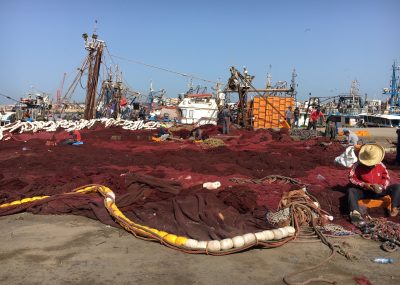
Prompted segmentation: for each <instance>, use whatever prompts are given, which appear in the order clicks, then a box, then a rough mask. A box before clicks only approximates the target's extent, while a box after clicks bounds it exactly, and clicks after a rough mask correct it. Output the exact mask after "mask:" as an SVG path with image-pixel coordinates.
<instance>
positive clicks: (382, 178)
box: [347, 144, 400, 223]
mask: <svg viewBox="0 0 400 285" xmlns="http://www.w3.org/2000/svg"><path fill="white" fill-rule="evenodd" d="M384 156H385V150H384V148H383V147H382V146H380V145H377V144H365V145H363V146H362V147H361V149H360V153H359V155H358V160H359V162H357V163H355V164H354V165H353V167H352V169H351V171H350V175H349V178H350V182H351V184H353V186H352V187H350V188H349V189H347V199H348V205H349V210H350V219H351V221H352V222H353V223H358V222H361V221H362V217H361V213H360V209H359V207H358V200H360V199H366V198H368V199H374V198H375V199H376V198H378V199H379V198H381V197H383V196H386V195H390V197H391V200H392V210H391V212H390V213H389V214H390V216H392V217H395V216H397V215H398V213H399V208H398V207H399V204H400V184H392V185H389V184H390V178H389V173H388V171H387V170H386V167H385V165H384V164H383V163H382V160H383V158H384Z"/></svg>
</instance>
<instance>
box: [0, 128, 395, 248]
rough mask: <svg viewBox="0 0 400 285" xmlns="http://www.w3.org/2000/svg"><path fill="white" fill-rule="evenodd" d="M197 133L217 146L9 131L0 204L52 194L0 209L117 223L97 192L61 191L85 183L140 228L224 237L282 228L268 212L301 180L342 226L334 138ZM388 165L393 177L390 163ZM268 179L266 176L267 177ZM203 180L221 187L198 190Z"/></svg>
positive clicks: (132, 134) (133, 134) (342, 180)
mask: <svg viewBox="0 0 400 285" xmlns="http://www.w3.org/2000/svg"><path fill="white" fill-rule="evenodd" d="M204 130H205V131H207V132H208V135H209V136H210V139H214V140H218V141H223V143H224V146H223V147H215V148H203V147H202V146H201V144H198V143H195V142H194V141H193V140H185V139H183V140H181V141H166V142H162V143H155V142H152V141H151V137H152V136H153V135H154V134H155V133H156V132H157V130H140V131H131V130H128V129H123V128H121V127H118V126H112V125H110V126H109V127H107V128H105V127H104V126H103V125H102V124H94V125H93V126H92V127H91V128H86V129H82V130H81V134H82V140H83V141H84V144H83V145H81V146H77V147H76V146H68V145H64V146H63V145H57V146H51V145H48V144H46V142H47V141H48V140H51V139H54V138H55V139H56V140H61V139H62V138H63V137H65V135H68V134H67V132H65V130H62V129H61V130H56V131H55V132H52V133H48V132H37V133H35V134H31V133H21V134H14V135H13V136H12V138H11V139H9V140H7V141H2V142H1V148H0V161H1V164H0V203H12V202H13V201H19V200H23V199H25V198H30V197H35V196H38V197H40V196H49V198H48V199H46V200H45V202H46V203H33V204H29V207H27V205H25V204H24V206H23V207H22V208H21V207H20V205H17V207H13V208H12V209H11V208H8V207H6V208H2V209H1V211H0V214H1V215H6V214H12V213H16V212H18V211H22V210H26V211H29V212H32V213H38V214H48V213H51V214H63V213H68V214H76V215H83V216H87V217H89V218H93V219H98V220H100V221H102V222H103V223H106V224H109V225H113V226H116V225H117V223H115V221H114V219H113V218H112V217H110V215H109V213H108V212H107V210H106V209H105V208H104V203H103V200H102V199H101V197H99V196H98V195H94V194H88V195H81V196H79V197H74V195H67V196H65V193H69V192H71V191H73V190H74V189H78V188H80V187H82V185H88V184H99V185H103V186H105V187H108V188H110V189H112V190H113V192H114V193H115V195H116V204H117V205H118V207H119V209H120V210H121V211H122V212H123V213H124V214H125V215H126V216H127V217H128V218H129V219H130V220H132V221H133V222H135V223H137V224H141V225H146V226H148V227H152V228H156V229H158V230H163V231H166V232H169V233H173V234H175V235H177V236H185V237H188V238H190V239H195V240H199V241H207V240H223V239H227V238H229V239H232V238H233V237H235V236H243V235H245V234H248V233H252V234H255V233H258V232H263V231H266V230H273V229H276V228H277V227H281V225H276V224H274V223H272V220H271V219H270V220H268V219H267V213H275V212H276V211H278V210H279V202H280V200H281V199H282V197H283V195H284V194H285V193H289V192H290V191H292V190H298V189H299V187H300V186H301V185H305V186H307V189H308V193H309V194H311V195H313V196H314V197H316V199H317V200H318V201H319V203H320V208H322V209H325V210H327V211H328V212H329V213H330V215H332V216H333V218H334V220H335V221H336V222H338V223H340V224H342V225H345V226H349V224H348V222H347V205H346V202H345V190H346V186H347V183H348V179H347V177H348V169H345V168H342V167H340V166H337V165H335V164H333V160H334V158H335V157H336V156H337V155H339V154H340V153H342V152H343V151H344V148H343V147H342V146H341V145H340V144H336V143H333V144H321V142H324V138H318V137H317V138H314V139H310V140H306V141H294V140H292V139H291V137H290V135H289V133H288V130H257V131H249V130H239V129H233V130H232V135H231V136H226V137H224V136H220V135H219V134H220V130H219V127H216V126H204ZM388 166H389V169H390V170H389V171H391V176H392V178H393V180H396V179H398V176H397V175H395V173H393V170H392V167H394V166H392V165H390V164H389V165H388ZM271 175H274V178H273V179H272V180H271V179H264V178H265V177H269V178H271ZM280 177H285V179H279V178H280ZM274 179H275V180H274ZM210 181H219V182H220V183H221V185H222V186H221V187H220V188H219V189H217V190H208V189H204V188H203V187H202V185H203V183H204V182H210ZM293 181H300V184H296V183H293ZM238 182H243V183H238ZM300 188H301V187H300ZM59 197H62V198H59ZM21 205H22V204H21ZM288 216H289V215H286V217H288ZM292 222H293V221H291V223H287V224H285V225H282V227H285V226H293V224H292ZM187 225H196V227H194V226H193V227H192V226H190V227H189V226H187Z"/></svg>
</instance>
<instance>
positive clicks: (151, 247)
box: [0, 213, 400, 285]
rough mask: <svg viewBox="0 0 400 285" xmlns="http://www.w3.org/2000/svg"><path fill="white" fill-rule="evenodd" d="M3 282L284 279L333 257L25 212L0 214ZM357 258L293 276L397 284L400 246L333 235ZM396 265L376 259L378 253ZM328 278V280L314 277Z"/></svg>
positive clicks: (298, 248)
mask: <svg viewBox="0 0 400 285" xmlns="http://www.w3.org/2000/svg"><path fill="white" fill-rule="evenodd" d="M0 228H1V229H2V230H1V232H0V238H1V240H2V242H1V243H0V260H1V266H0V284H41V285H42V284H164V285H168V284H230V285H234V284H247V285H250V284H283V282H282V277H283V276H284V275H286V274H288V273H290V272H292V271H295V270H302V269H305V268H306V267H308V266H312V265H315V264H317V263H318V262H319V261H321V260H323V259H325V258H326V257H327V256H328V255H329V249H328V248H327V247H326V246H324V245H323V244H322V243H320V242H312V243H298V242H291V243H288V244H286V245H284V246H282V247H279V248H275V249H252V250H248V251H246V252H242V253H237V254H233V255H227V256H221V257H216V256H207V255H189V254H185V253H181V252H178V251H174V250H172V249H169V248H167V247H165V246H163V245H161V244H159V243H156V242H148V241H143V240H139V239H137V238H135V237H134V236H132V235H130V234H129V233H127V232H126V231H124V230H122V229H117V228H112V227H109V226H106V225H104V224H101V223H100V222H98V221H94V220H90V219H88V218H85V217H80V216H69V215H63V216H39V215H32V214H28V213H22V214H17V215H12V216H6V217H0ZM334 242H337V243H339V244H340V245H341V246H342V247H343V248H344V249H346V250H347V251H348V252H349V253H351V254H353V255H355V256H356V257H357V258H358V259H357V260H353V261H349V260H347V259H346V258H344V257H343V256H341V255H338V254H337V255H335V257H334V258H333V259H332V260H331V261H329V262H328V263H327V264H325V265H324V266H322V267H320V268H318V269H317V270H314V271H311V272H306V273H304V274H301V275H298V276H295V277H294V278H292V279H291V280H290V281H293V282H300V281H304V280H306V279H308V278H311V277H318V276H321V277H323V278H326V279H330V280H335V281H337V282H338V283H337V284H357V283H356V282H355V281H354V280H353V277H355V276H365V277H366V278H368V279H369V280H370V281H371V282H372V284H374V285H376V284H378V285H379V284H382V285H386V284H387V285H389V284H393V285H394V284H400V271H399V270H398V269H399V262H400V251H398V252H395V253H386V252H384V251H382V250H381V249H380V248H379V244H378V243H376V242H373V241H369V240H364V239H362V238H360V237H351V238H342V239H334ZM381 256H384V257H391V258H394V259H395V263H394V264H376V263H373V262H372V261H371V259H372V258H375V257H381ZM313 284H325V283H313Z"/></svg>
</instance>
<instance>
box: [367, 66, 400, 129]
mask: <svg viewBox="0 0 400 285" xmlns="http://www.w3.org/2000/svg"><path fill="white" fill-rule="evenodd" d="M399 70H400V67H399V66H396V63H395V62H394V63H393V65H392V80H391V84H390V88H384V89H383V94H389V95H390V98H389V100H388V102H387V104H386V110H384V112H383V113H382V114H368V113H362V114H360V118H361V120H362V121H363V125H364V126H366V127H389V128H393V127H400V96H399V94H400V86H399V84H398V80H399V78H398V75H397V74H396V72H397V71H399Z"/></svg>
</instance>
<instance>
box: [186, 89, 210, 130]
mask: <svg viewBox="0 0 400 285" xmlns="http://www.w3.org/2000/svg"><path fill="white" fill-rule="evenodd" d="M178 108H179V109H180V110H181V112H182V117H181V123H182V124H195V125H206V124H212V125H216V124H217V122H218V105H217V102H216V100H215V98H213V97H212V94H189V95H186V97H185V98H183V100H182V102H180V103H179V105H178Z"/></svg>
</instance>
